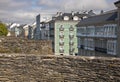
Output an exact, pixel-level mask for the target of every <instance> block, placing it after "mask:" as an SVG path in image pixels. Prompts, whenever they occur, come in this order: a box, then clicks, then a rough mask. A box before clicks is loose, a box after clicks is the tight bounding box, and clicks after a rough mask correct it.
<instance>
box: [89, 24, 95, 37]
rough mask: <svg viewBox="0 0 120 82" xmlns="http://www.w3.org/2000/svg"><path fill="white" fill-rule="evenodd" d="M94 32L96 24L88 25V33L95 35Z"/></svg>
mask: <svg viewBox="0 0 120 82" xmlns="http://www.w3.org/2000/svg"><path fill="white" fill-rule="evenodd" d="M94 33H95V26H88V27H87V35H94Z"/></svg>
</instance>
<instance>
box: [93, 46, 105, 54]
mask: <svg viewBox="0 0 120 82" xmlns="http://www.w3.org/2000/svg"><path fill="white" fill-rule="evenodd" d="M95 51H97V52H101V53H107V49H106V48H99V47H95Z"/></svg>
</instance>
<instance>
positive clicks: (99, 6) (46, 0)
mask: <svg viewBox="0 0 120 82" xmlns="http://www.w3.org/2000/svg"><path fill="white" fill-rule="evenodd" d="M115 1H117V0H0V20H1V21H3V22H16V23H23V24H25V23H29V24H30V23H32V22H34V21H35V16H36V15H37V14H39V13H42V14H44V15H46V14H50V15H51V14H54V13H56V12H59V11H62V12H71V11H82V10H87V11H89V10H91V9H92V10H94V11H96V12H98V11H100V10H104V11H108V10H112V9H115V8H116V7H115V6H114V4H113V3H114V2H115Z"/></svg>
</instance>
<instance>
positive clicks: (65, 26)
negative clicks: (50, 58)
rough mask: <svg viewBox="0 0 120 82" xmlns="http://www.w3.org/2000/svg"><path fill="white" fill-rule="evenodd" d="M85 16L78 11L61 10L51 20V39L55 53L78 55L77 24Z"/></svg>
mask: <svg viewBox="0 0 120 82" xmlns="http://www.w3.org/2000/svg"><path fill="white" fill-rule="evenodd" d="M85 16H86V14H79V13H78V12H77V13H73V12H72V13H61V12H59V13H57V15H56V16H55V17H53V19H52V20H51V21H49V27H50V39H51V40H52V42H53V51H54V53H55V55H77V53H78V49H77V37H76V33H77V30H76V24H77V23H78V22H79V21H80V20H81V19H83V17H85Z"/></svg>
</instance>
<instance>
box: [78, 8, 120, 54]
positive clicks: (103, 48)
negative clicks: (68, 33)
mask: <svg viewBox="0 0 120 82" xmlns="http://www.w3.org/2000/svg"><path fill="white" fill-rule="evenodd" d="M117 22H118V11H117V10H112V11H109V12H105V13H102V14H100V15H96V16H91V17H88V18H86V19H83V20H81V21H80V22H79V23H78V24H77V37H78V55H83V56H116V55H118V53H117V46H118V44H117V43H118V42H120V41H118V34H119V33H118V32H120V31H118V28H119V26H118V24H117Z"/></svg>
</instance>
